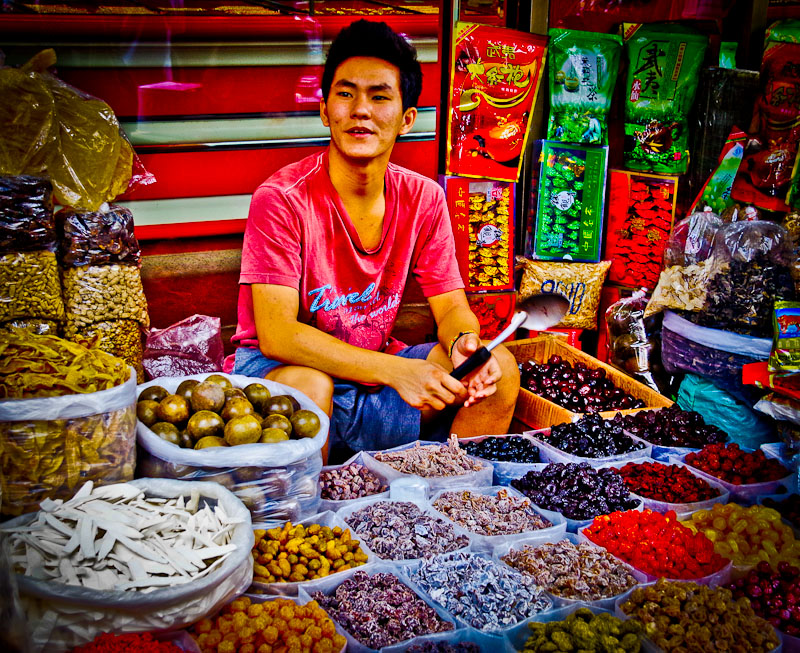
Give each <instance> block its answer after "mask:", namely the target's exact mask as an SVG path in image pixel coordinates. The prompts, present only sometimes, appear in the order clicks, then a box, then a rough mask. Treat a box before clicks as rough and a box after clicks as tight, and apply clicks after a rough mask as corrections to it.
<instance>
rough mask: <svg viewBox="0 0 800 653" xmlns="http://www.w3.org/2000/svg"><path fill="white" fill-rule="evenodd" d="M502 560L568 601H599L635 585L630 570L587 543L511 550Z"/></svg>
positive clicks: (546, 545)
mask: <svg viewBox="0 0 800 653" xmlns="http://www.w3.org/2000/svg"><path fill="white" fill-rule="evenodd" d="M501 560H502V561H503V562H505V563H506V564H507V565H509V566H511V567H513V568H514V569H518V570H519V571H521V572H522V573H523V574H525V575H526V576H529V577H530V578H531V580H532V582H533V583H534V584H535V585H539V586H540V587H543V588H544V589H546V590H547V591H548V592H550V593H551V594H554V595H556V596H560V597H562V598H565V599H577V600H582V601H596V600H599V599H606V598H610V597H612V596H617V595H618V594H622V593H623V592H624V591H626V590H628V589H630V588H631V587H633V586H634V585H636V582H637V581H636V579H635V578H634V577H633V576H632V575H631V573H630V570H629V567H628V566H627V565H625V564H623V563H621V562H619V560H617V559H616V558H615V557H614V556H612V555H611V554H610V553H608V551H605V550H604V549H601V548H599V547H596V546H593V545H592V544H589V543H588V542H581V543H580V544H573V543H572V542H570V541H569V540H561V541H560V542H556V543H545V544H539V545H537V546H531V545H529V544H526V545H525V546H523V547H522V548H520V549H511V550H510V551H509V552H508V553H507V554H506V555H504V556H503V557H502V558H501Z"/></svg>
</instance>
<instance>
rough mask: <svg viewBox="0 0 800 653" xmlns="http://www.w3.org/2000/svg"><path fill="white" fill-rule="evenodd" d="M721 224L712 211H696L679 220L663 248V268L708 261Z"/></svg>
mask: <svg viewBox="0 0 800 653" xmlns="http://www.w3.org/2000/svg"><path fill="white" fill-rule="evenodd" d="M722 224H723V223H722V220H721V219H720V217H719V216H718V215H717V214H716V213H714V212H712V211H698V212H697V213H692V215H690V216H689V217H687V218H684V219H683V220H680V221H679V222H678V223H677V224H676V225H675V227H674V228H673V230H672V234H671V235H670V238H669V240H668V241H667V246H666V248H664V266H665V267H670V266H673V265H677V266H680V267H686V266H687V265H697V264H698V263H701V262H702V261H705V260H706V259H708V258H709V257H710V256H711V253H712V251H713V249H714V243H715V241H716V238H717V232H718V231H719V230H720V228H721V227H722Z"/></svg>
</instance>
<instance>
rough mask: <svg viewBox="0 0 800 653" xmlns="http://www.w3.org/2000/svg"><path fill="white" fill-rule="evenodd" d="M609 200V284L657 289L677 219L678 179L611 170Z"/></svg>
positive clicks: (607, 234) (607, 240) (606, 253)
mask: <svg viewBox="0 0 800 653" xmlns="http://www.w3.org/2000/svg"><path fill="white" fill-rule="evenodd" d="M608 198H609V200H608V227H607V229H606V249H605V255H606V258H607V259H609V260H610V261H611V268H610V269H609V271H608V280H609V281H610V282H612V283H618V284H622V285H626V286H638V287H640V288H655V286H656V284H657V283H658V276H659V274H660V273H661V263H662V257H663V254H664V248H665V247H666V244H667V238H668V237H669V232H670V231H671V229H672V223H673V221H674V219H675V209H676V205H677V200H678V178H677V177H666V176H660V175H647V174H642V173H634V172H627V171H625V170H611V171H610V172H609V175H608Z"/></svg>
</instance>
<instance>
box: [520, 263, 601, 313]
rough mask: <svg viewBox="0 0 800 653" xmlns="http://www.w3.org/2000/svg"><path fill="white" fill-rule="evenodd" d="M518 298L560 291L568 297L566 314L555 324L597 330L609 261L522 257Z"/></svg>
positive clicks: (560, 293) (559, 292) (558, 292)
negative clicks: (598, 312)
mask: <svg viewBox="0 0 800 653" xmlns="http://www.w3.org/2000/svg"><path fill="white" fill-rule="evenodd" d="M522 261H523V263H522V266H523V267H522V281H521V282H520V287H519V297H520V299H521V300H522V299H527V298H528V297H530V296H532V295H542V294H559V295H563V296H564V297H566V298H567V299H568V300H569V310H568V311H567V314H566V316H565V317H564V319H563V320H561V322H559V323H558V324H557V325H556V326H557V327H561V328H564V329H596V328H597V308H598V306H599V305H600V291H601V290H602V288H603V281H604V280H605V278H606V274H607V273H608V268H609V267H610V266H611V261H600V262H599V263H560V262H552V261H531V260H529V259H522Z"/></svg>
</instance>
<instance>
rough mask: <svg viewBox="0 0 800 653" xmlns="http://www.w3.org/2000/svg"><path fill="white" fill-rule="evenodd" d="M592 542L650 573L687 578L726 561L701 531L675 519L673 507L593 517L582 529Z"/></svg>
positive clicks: (659, 575) (710, 571)
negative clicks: (696, 530) (660, 511)
mask: <svg viewBox="0 0 800 653" xmlns="http://www.w3.org/2000/svg"><path fill="white" fill-rule="evenodd" d="M583 533H584V535H586V537H588V538H589V539H590V540H591V541H592V542H594V543H595V544H599V545H600V546H603V547H605V548H606V549H607V550H608V551H609V553H611V554H612V555H615V556H617V557H618V558H621V559H622V560H624V561H625V562H628V563H630V564H631V565H633V566H634V567H635V568H636V569H639V570H640V571H643V572H645V573H647V574H650V575H651V576H657V577H665V578H672V579H681V580H689V579H695V578H702V577H704V576H708V575H710V574H713V573H716V572H717V571H719V570H720V569H722V568H723V567H724V566H725V565H726V564H727V560H725V559H724V558H723V557H722V556H721V555H719V554H718V553H716V552H715V551H714V543H713V542H712V541H711V540H709V539H708V538H707V537H706V536H705V535H704V534H703V533H694V532H692V530H691V529H690V528H687V527H686V526H684V525H683V524H681V523H680V522H679V521H678V517H677V515H676V514H675V512H674V511H672V510H670V511H669V512H667V513H666V514H664V515H662V514H661V513H658V512H653V511H652V510H643V511H641V512H640V511H638V510H628V511H626V512H612V513H611V514H609V515H601V516H599V517H595V519H594V521H593V522H592V524H591V525H590V526H588V527H587V528H586V530H584V531H583Z"/></svg>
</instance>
